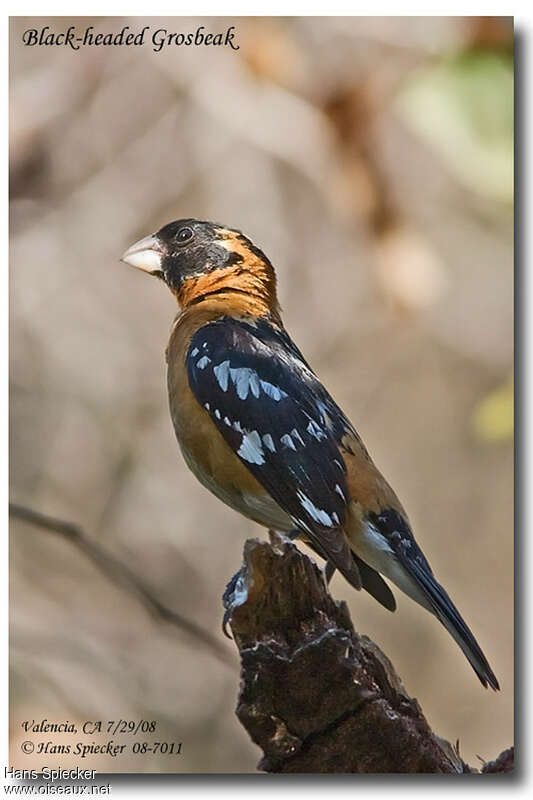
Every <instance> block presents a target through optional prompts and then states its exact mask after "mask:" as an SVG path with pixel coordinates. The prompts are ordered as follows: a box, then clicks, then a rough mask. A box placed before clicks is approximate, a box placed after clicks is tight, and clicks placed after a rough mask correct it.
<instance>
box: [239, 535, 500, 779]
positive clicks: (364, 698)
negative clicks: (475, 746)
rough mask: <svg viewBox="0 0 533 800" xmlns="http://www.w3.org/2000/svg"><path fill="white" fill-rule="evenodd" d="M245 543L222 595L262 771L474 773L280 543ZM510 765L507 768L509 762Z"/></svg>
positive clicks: (305, 565) (313, 575)
mask: <svg viewBox="0 0 533 800" xmlns="http://www.w3.org/2000/svg"><path fill="white" fill-rule="evenodd" d="M270 537H271V543H270V544H269V543H268V542H265V541H259V540H257V539H250V540H248V541H247V542H246V544H245V546H244V562H243V565H242V567H241V569H240V570H239V572H238V573H237V575H235V576H234V578H233V579H232V581H231V582H230V583H229V584H228V587H227V589H226V592H225V594H224V606H225V608H226V615H225V623H227V624H229V626H230V628H231V631H232V633H233V637H234V639H235V642H236V644H237V647H238V649H239V652H240V656H241V689H240V696H239V701H238V706H237V716H238V718H239V720H240V721H241V723H242V724H243V725H244V727H245V728H246V730H247V731H248V733H249V734H250V736H251V738H252V740H253V741H254V742H255V743H256V744H258V745H259V747H261V749H262V750H263V753H264V756H263V758H262V760H261V761H260V763H259V768H260V769H262V770H265V771H267V772H293V773H313V772H334V773H394V772H404V773H405V772H408V773H455V774H457V773H464V772H476V771H477V770H474V769H473V768H471V767H469V766H468V765H467V764H465V763H464V762H463V761H462V759H461V758H460V757H459V755H458V754H457V753H456V751H455V750H454V748H453V747H452V746H451V745H450V744H449V743H448V742H446V741H444V740H442V739H440V738H439V737H438V736H436V735H435V734H434V733H433V732H432V731H431V729H430V727H429V725H428V723H427V721H426V719H425V717H424V715H423V713H422V710H421V708H420V706H419V704H418V702H417V701H416V700H415V699H413V698H411V697H409V695H408V694H407V692H406V691H405V689H404V687H403V685H402V683H401V680H400V679H399V677H398V675H397V674H396V672H395V670H394V667H393V666H392V664H391V662H390V661H389V659H388V658H387V657H386V656H385V655H384V654H383V653H382V652H381V650H380V649H379V648H378V647H377V646H376V645H375V644H374V643H373V642H372V641H371V640H370V639H368V637H366V636H361V635H359V634H358V633H357V632H356V631H355V630H354V628H353V625H352V622H351V619H350V616H349V613H348V609H347V606H346V604H345V603H344V602H336V601H335V600H333V598H332V597H331V595H330V594H329V592H328V590H327V586H326V583H325V580H324V577H323V573H322V571H321V570H320V569H319V568H318V567H317V565H316V564H315V563H314V561H312V560H311V559H310V558H309V557H307V556H306V555H304V554H303V553H302V552H300V551H299V550H298V548H297V547H296V545H295V544H293V543H292V542H291V541H290V540H289V539H287V538H286V537H284V536H282V535H280V534H276V533H271V534H270ZM508 762H509V759H507V761H506V763H507V764H508Z"/></svg>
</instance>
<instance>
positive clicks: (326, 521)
mask: <svg viewBox="0 0 533 800" xmlns="http://www.w3.org/2000/svg"><path fill="white" fill-rule="evenodd" d="M296 494H297V495H298V499H299V501H300V503H301V504H302V507H303V508H304V509H305V510H306V511H307V513H308V514H309V516H310V517H311V518H312V519H314V520H315V522H318V523H320V525H327V526H328V527H329V528H332V527H333V523H334V522H336V523H337V524H338V522H339V517H338V516H337V514H334V515H333V517H330V515H329V514H328V513H327V512H326V511H324V510H323V509H322V508H317V507H316V506H315V504H314V503H313V502H311V500H310V499H309V498H308V497H307V495H306V494H304V493H303V492H302V491H300V490H299V489H298V491H297V492H296ZM335 517H336V519H335Z"/></svg>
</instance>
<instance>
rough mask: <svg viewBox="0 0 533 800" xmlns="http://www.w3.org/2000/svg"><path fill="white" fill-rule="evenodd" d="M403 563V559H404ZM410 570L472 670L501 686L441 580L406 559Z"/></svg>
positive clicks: (485, 682)
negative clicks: (439, 581) (438, 580)
mask: <svg viewBox="0 0 533 800" xmlns="http://www.w3.org/2000/svg"><path fill="white" fill-rule="evenodd" d="M404 563H405V562H404ZM409 572H410V573H411V575H412V576H413V577H414V578H415V579H416V581H417V583H418V585H419V587H420V589H421V590H422V591H423V592H424V594H425V596H426V598H427V600H428V602H429V604H430V606H431V609H432V611H433V613H434V614H435V616H436V617H438V619H439V620H440V621H441V622H442V624H443V625H444V627H445V628H446V630H447V631H449V633H451V635H452V636H453V638H454V639H455V641H456V642H457V644H458V645H459V647H460V648H461V650H462V651H463V653H464V654H465V656H466V657H467V659H468V660H469V662H470V664H471V665H472V668H473V669H474V672H475V673H476V675H477V676H478V678H479V680H480V681H481V683H482V684H483V686H485V688H486V687H487V686H490V687H491V689H494V691H497V690H498V689H499V688H500V684H499V683H498V679H497V678H496V675H495V674H494V672H493V671H492V670H491V668H490V666H489V662H488V661H487V659H486V658H485V655H484V653H483V651H482V650H481V647H480V646H479V645H478V643H477V642H476V640H475V638H474V634H473V633H472V631H471V630H470V628H469V627H468V625H467V624H466V622H465V621H464V619H463V618H462V616H461V615H460V614H459V612H458V610H457V609H456V607H455V606H454V604H453V603H452V601H451V600H450V598H449V597H448V594H447V593H446V591H445V590H444V589H443V588H442V586H441V585H440V583H437V581H436V580H435V578H434V577H433V575H432V573H431V572H430V571H428V570H427V569H425V567H424V566H423V565H422V564H419V563H417V561H416V560H411V559H410V560H409Z"/></svg>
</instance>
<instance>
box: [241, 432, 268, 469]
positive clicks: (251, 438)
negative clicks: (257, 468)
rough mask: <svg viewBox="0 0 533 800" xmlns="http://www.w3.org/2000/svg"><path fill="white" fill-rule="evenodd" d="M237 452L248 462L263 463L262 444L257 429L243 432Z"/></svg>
mask: <svg viewBox="0 0 533 800" xmlns="http://www.w3.org/2000/svg"><path fill="white" fill-rule="evenodd" d="M237 454H238V455H239V456H240V457H241V458H244V460H245V461H248V462H249V463H250V464H264V463H265V459H264V452H263V445H262V444H261V437H260V436H259V434H258V433H257V431H252V432H251V433H245V434H244V436H243V437H242V442H241V446H240V447H239V450H238V452H237Z"/></svg>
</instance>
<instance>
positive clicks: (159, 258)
mask: <svg viewBox="0 0 533 800" xmlns="http://www.w3.org/2000/svg"><path fill="white" fill-rule="evenodd" d="M120 260H121V261H124V262H125V263H126V264H130V265H131V266H132V267H137V269H142V270H144V272H149V273H150V274H152V275H153V274H154V273H157V272H162V271H163V248H162V247H161V244H160V242H159V241H158V239H157V237H156V236H145V237H144V239H139V241H138V242H135V244H132V246H131V247H129V248H128V249H127V250H126V252H125V253H124V255H123V256H122V258H121V259H120Z"/></svg>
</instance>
